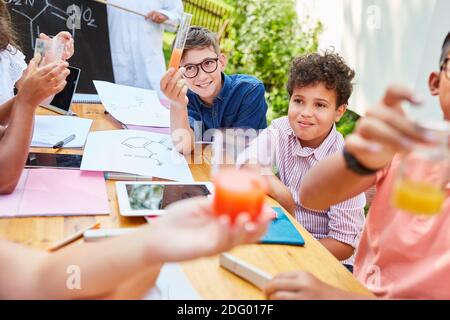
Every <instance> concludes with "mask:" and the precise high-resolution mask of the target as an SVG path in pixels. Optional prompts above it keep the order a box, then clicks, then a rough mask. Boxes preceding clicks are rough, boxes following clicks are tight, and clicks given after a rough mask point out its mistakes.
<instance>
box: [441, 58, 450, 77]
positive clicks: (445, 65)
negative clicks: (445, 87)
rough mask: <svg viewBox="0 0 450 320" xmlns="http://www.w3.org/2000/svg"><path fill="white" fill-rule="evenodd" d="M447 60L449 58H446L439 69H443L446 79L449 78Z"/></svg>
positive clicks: (449, 72)
mask: <svg viewBox="0 0 450 320" xmlns="http://www.w3.org/2000/svg"><path fill="white" fill-rule="evenodd" d="M449 61H450V59H449V58H447V59H445V60H444V62H443V63H442V65H441V71H444V73H445V76H446V77H447V79H448V80H450V64H448V62H449Z"/></svg>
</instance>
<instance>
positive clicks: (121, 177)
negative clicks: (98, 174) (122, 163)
mask: <svg viewBox="0 0 450 320" xmlns="http://www.w3.org/2000/svg"><path fill="white" fill-rule="evenodd" d="M104 176H105V179H106V180H118V181H151V180H153V177H150V176H139V175H136V174H122V173H110V172H105V174H104Z"/></svg>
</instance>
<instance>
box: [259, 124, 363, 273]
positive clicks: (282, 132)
mask: <svg viewBox="0 0 450 320" xmlns="http://www.w3.org/2000/svg"><path fill="white" fill-rule="evenodd" d="M266 131H267V133H268V136H269V137H270V140H271V142H272V145H273V146H274V149H275V152H274V157H273V158H274V159H273V160H274V164H275V165H276V167H277V168H278V174H279V178H280V180H281V181H282V182H283V184H285V185H286V186H287V187H288V188H289V190H290V191H291V193H292V196H293V198H294V201H295V205H296V208H295V217H296V219H297V221H298V222H299V223H300V224H301V225H303V226H304V227H305V228H306V230H308V231H309V232H310V233H311V234H312V235H313V236H314V237H315V238H316V239H322V238H333V239H336V240H338V241H340V242H343V243H346V244H349V245H351V246H352V247H353V248H357V246H358V243H359V239H360V236H361V233H362V230H363V226H364V221H365V217H364V206H365V205H366V198H365V195H364V194H360V195H358V196H356V197H354V198H351V199H349V200H346V201H344V202H341V203H339V204H337V205H334V206H331V207H330V208H328V209H327V210H325V211H322V212H318V211H312V210H309V209H306V208H304V207H302V205H301V203H300V193H299V190H300V185H301V183H302V180H303V177H304V176H305V175H306V173H307V172H308V171H309V169H310V168H311V167H312V166H314V165H315V164H316V163H318V162H319V161H320V160H322V159H324V158H326V157H328V156H330V155H331V154H333V153H336V152H338V151H340V150H342V148H343V147H344V138H343V137H342V135H341V134H340V133H339V132H338V131H337V130H336V126H334V125H333V129H332V130H331V132H330V134H329V135H328V136H327V138H326V139H325V140H324V141H323V142H322V144H321V145H320V146H319V147H318V148H316V149H313V148H308V147H304V148H303V147H302V146H301V144H300V141H299V140H298V139H297V136H296V135H295V133H294V131H293V130H292V128H291V126H290V124H289V120H288V118H287V117H283V118H280V119H277V120H274V121H273V122H272V124H271V125H270V127H269V128H267V129H266ZM353 262H354V256H352V257H350V258H349V259H347V260H345V261H343V263H345V264H350V265H353Z"/></svg>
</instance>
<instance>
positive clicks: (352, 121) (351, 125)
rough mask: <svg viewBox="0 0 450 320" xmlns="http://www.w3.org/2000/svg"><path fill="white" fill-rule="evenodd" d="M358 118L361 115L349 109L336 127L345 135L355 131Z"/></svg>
mask: <svg viewBox="0 0 450 320" xmlns="http://www.w3.org/2000/svg"><path fill="white" fill-rule="evenodd" d="M358 119H359V115H357V114H356V113H354V112H353V111H351V110H347V111H346V112H345V114H344V116H343V117H342V118H341V120H340V121H339V122H338V123H337V124H336V128H337V130H338V131H339V132H340V133H342V135H343V136H344V137H345V136H347V135H348V134H350V133H352V132H353V130H354V129H355V125H356V121H358Z"/></svg>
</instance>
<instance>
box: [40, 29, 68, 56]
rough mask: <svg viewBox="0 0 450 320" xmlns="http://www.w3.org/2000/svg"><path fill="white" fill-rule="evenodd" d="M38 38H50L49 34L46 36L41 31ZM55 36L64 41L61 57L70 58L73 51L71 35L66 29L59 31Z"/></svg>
mask: <svg viewBox="0 0 450 320" xmlns="http://www.w3.org/2000/svg"><path fill="white" fill-rule="evenodd" d="M39 38H41V39H50V37H49V36H47V35H46V34H45V33H41V34H40V35H39ZM56 38H58V39H60V40H61V42H62V43H64V53H63V59H64V60H68V59H70V58H71V57H72V56H73V54H74V52H75V48H74V41H73V38H72V35H71V34H70V33H69V32H67V31H61V32H60V33H58V34H57V35H56Z"/></svg>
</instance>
